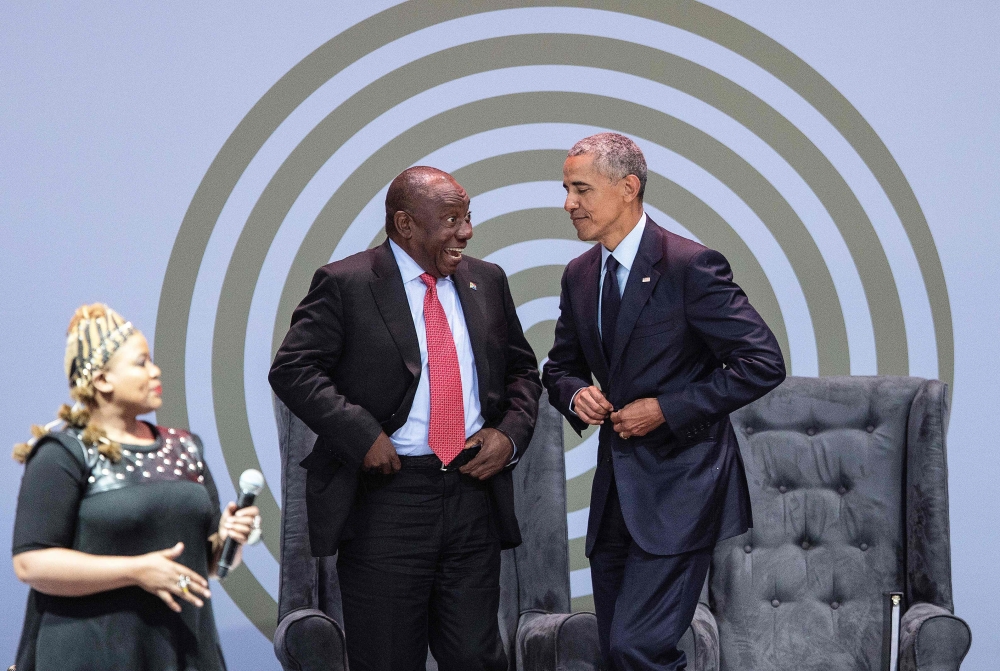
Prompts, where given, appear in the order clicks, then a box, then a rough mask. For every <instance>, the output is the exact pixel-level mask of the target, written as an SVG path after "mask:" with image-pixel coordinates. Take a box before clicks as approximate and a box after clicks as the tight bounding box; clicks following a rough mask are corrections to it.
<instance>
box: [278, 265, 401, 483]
mask: <svg viewBox="0 0 1000 671" xmlns="http://www.w3.org/2000/svg"><path fill="white" fill-rule="evenodd" d="M343 345H344V313H343V302H342V300H341V293H340V286H339V284H338V282H337V279H336V278H335V277H334V276H333V275H332V274H331V273H330V272H329V270H327V269H326V268H320V269H319V270H317V271H316V274H315V275H314V276H313V281H312V285H311V286H310V288H309V293H308V294H307V295H306V297H305V298H304V299H302V302H301V303H299V306H298V307H297V308H296V309H295V312H294V313H292V325H291V328H290V329H289V330H288V334H287V335H286V336H285V340H284V342H282V343H281V347H280V348H279V349H278V353H277V354H276V355H275V357H274V363H272V365H271V372H270V374H269V375H268V381H269V382H270V383H271V388H272V389H273V390H274V393H275V395H276V396H277V397H278V398H280V399H281V401H282V402H283V403H284V404H285V405H286V406H288V409H289V410H291V411H292V412H293V413H294V414H295V415H296V416H297V417H298V418H299V419H301V420H302V421H303V422H305V424H306V426H308V427H309V428H310V429H311V430H312V431H313V433H315V434H316V435H318V436H320V437H322V438H323V439H324V443H325V444H326V445H327V446H329V447H330V448H331V450H332V451H333V456H334V457H336V458H337V459H339V460H340V461H342V462H344V463H350V464H354V465H360V464H361V462H362V461H364V458H365V455H366V454H367V453H368V450H369V448H370V447H371V446H372V444H373V443H374V442H375V439H376V438H377V437H378V435H379V433H381V431H382V427H381V425H380V424H379V423H378V421H377V420H376V419H375V418H374V417H373V416H372V415H371V413H369V412H368V411H367V410H365V409H364V408H362V407H361V406H359V405H356V404H354V403H351V402H350V401H349V400H348V399H347V398H346V397H344V395H343V394H341V393H340V392H339V391H338V390H337V386H336V385H335V384H334V382H333V379H332V378H331V374H330V372H331V371H332V370H333V369H334V367H335V366H336V365H337V362H338V361H339V360H340V356H341V353H342V351H343Z"/></svg>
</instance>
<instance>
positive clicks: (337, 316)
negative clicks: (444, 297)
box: [268, 240, 542, 557]
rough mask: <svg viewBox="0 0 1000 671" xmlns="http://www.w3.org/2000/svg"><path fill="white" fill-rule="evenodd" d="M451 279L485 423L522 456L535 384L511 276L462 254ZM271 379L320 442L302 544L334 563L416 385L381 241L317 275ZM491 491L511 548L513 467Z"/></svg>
mask: <svg viewBox="0 0 1000 671" xmlns="http://www.w3.org/2000/svg"><path fill="white" fill-rule="evenodd" d="M453 277H454V281H455V288H456V290H457V293H458V298H459V301H460V302H461V304H462V311H463V312H464V313H465V323H466V325H467V326H468V328H469V339H470V340H471V341H472V352H473V354H474V355H475V359H476V373H477V376H478V379H479V402H480V404H481V406H482V415H483V419H484V420H486V426H487V427H494V428H497V429H499V430H501V431H503V432H504V433H506V434H507V435H508V436H509V437H510V438H511V440H513V442H514V445H515V447H516V448H517V455H518V457H520V456H521V455H522V454H523V453H524V450H525V449H526V448H527V447H528V443H529V442H530V441H531V435H532V432H533V431H534V428H535V417H536V415H537V414H538V397H539V396H540V395H541V393H542V386H541V383H540V382H539V380H538V364H537V363H536V361H535V355H534V353H533V352H532V350H531V347H530V346H529V345H528V342H527V340H525V339H524V333H523V332H522V331H521V322H520V321H518V318H517V310H516V309H515V307H514V301H513V299H512V297H511V294H510V287H509V285H508V283H507V276H506V275H505V274H504V272H503V270H502V269H501V268H500V267H499V266H497V265H494V264H492V263H487V262H485V261H480V260H478V259H474V258H471V257H468V256H466V257H463V258H462V261H461V263H459V264H458V268H457V269H456V270H455V274H454V276H453ZM268 379H269V381H270V383H271V388H272V389H274V393H275V395H276V396H277V397H278V398H280V399H281V400H282V401H283V402H284V403H285V405H287V406H288V409H289V410H291V411H292V412H293V413H295V414H296V415H297V416H298V417H299V418H300V419H301V420H302V421H303V422H305V423H306V425H307V426H308V427H309V428H310V429H312V431H313V432H314V433H316V435H317V440H316V445H315V447H314V448H313V451H312V452H311V453H310V454H309V456H308V457H306V459H305V460H304V461H303V462H302V466H303V467H305V468H306V469H307V471H308V472H307V476H306V509H307V517H308V524H309V542H310V545H311V549H312V554H313V555H314V556H317V557H323V556H328V555H332V554H334V553H335V552H336V551H337V547H338V546H339V544H340V541H341V540H346V539H348V538H350V537H351V535H352V534H353V533H354V528H353V525H352V522H353V516H352V513H353V511H354V502H355V495H356V493H357V488H358V478H359V474H360V472H361V470H360V469H361V464H362V462H363V461H364V458H365V454H367V452H368V449H369V448H370V447H371V445H372V443H374V442H375V438H376V437H378V435H379V432H380V431H381V432H385V434H386V435H389V436H391V435H392V434H393V433H394V432H395V431H396V430H397V429H398V428H399V427H401V426H402V425H403V424H404V423H405V422H406V419H407V417H409V414H410V408H411V406H412V404H413V395H414V393H415V392H416V389H417V383H418V382H419V379H420V347H419V344H418V341H417V332H416V329H415V328H414V326H413V317H411V315H410V306H409V303H407V300H406V291H405V289H404V288H403V278H402V277H401V276H400V273H399V266H397V265H396V258H395V256H394V255H393V253H392V250H391V249H390V248H389V242H388V240H387V241H386V242H384V243H383V244H381V245H379V246H378V247H375V248H374V249H369V250H367V251H364V252H361V253H359V254H355V255H354V256H350V257H348V258H346V259H343V260H341V261H336V262H334V263H330V264H328V265H325V266H323V267H322V268H320V269H319V270H317V271H316V274H315V276H314V277H313V281H312V286H311V287H310V288H309V293H308V294H307V295H306V297H305V298H304V299H302V302H301V303H300V304H299V306H298V307H297V308H296V309H295V312H294V313H293V314H292V325H291V328H290V329H289V330H288V334H287V335H286V336H285V340H284V342H283V343H282V344H281V347H280V348H279V349H278V353H277V354H276V355H275V357H274V363H273V364H272V365H271V372H270V375H269V376H268ZM489 490H490V493H491V497H490V502H491V513H492V523H493V525H494V529H495V530H496V533H497V535H498V536H499V538H500V542H501V545H502V546H503V547H513V546H515V545H518V544H519V543H520V542H521V534H520V531H519V529H518V524H517V518H516V517H515V516H514V481H513V478H512V475H511V469H510V468H506V469H504V470H502V471H501V472H500V473H497V474H496V475H495V476H493V477H492V478H490V480H489Z"/></svg>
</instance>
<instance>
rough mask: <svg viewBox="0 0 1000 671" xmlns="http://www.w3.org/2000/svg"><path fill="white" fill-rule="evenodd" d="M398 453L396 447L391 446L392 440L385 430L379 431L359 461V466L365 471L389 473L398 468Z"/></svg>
mask: <svg viewBox="0 0 1000 671" xmlns="http://www.w3.org/2000/svg"><path fill="white" fill-rule="evenodd" d="M399 467H400V464H399V455H397V454H396V448H395V447H393V446H392V441H391V440H389V436H387V435H385V432H380V433H379V434H378V438H376V439H375V442H374V443H372V446H371V447H370V448H368V454H366V455H365V459H364V461H363V462H361V468H363V469H365V470H366V471H375V472H378V473H381V474H383V475H391V474H392V473H395V472H396V471H398V470H399Z"/></svg>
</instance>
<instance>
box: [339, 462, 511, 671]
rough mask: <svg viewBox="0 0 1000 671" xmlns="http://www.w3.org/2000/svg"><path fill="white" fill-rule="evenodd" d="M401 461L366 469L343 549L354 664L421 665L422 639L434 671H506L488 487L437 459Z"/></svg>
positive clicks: (398, 669)
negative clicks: (387, 471) (381, 471)
mask: <svg viewBox="0 0 1000 671" xmlns="http://www.w3.org/2000/svg"><path fill="white" fill-rule="evenodd" d="M401 462H402V465H403V467H402V468H401V469H400V471H399V472H398V473H396V474H394V475H388V476H385V475H375V474H366V475H364V476H363V482H362V492H361V495H360V498H359V501H358V503H357V504H356V505H357V506H359V508H358V509H357V510H356V511H355V515H356V520H357V524H356V525H355V526H354V528H355V530H356V535H355V536H354V537H353V538H351V539H350V540H348V541H345V542H344V543H342V544H341V546H340V552H339V557H338V560H337V571H338V573H339V575H340V591H341V595H342V598H343V605H344V628H345V633H346V638H347V656H348V661H349V663H350V665H351V671H417V670H421V671H422V670H423V669H424V663H425V661H426V659H427V647H428V645H429V646H430V649H431V653H432V654H433V655H434V659H436V660H437V662H438V668H439V669H440V670H441V671H475V670H477V669H481V670H483V671H494V670H495V671H504V670H506V668H507V658H506V655H505V654H504V651H503V646H502V644H501V642H500V630H499V626H498V624H497V610H498V608H499V605H500V541H499V540H498V539H497V535H496V533H495V532H494V531H493V524H492V520H491V519H490V505H489V499H488V497H489V492H488V490H487V485H486V483H484V482H481V481H479V480H476V479H474V478H470V477H468V476H466V475H462V474H460V473H459V472H458V471H457V466H454V465H453V466H452V468H451V469H450V470H449V471H447V472H444V471H442V470H441V468H440V467H441V462H440V461H438V459H437V457H434V456H427V457H409V458H407V457H403V458H401Z"/></svg>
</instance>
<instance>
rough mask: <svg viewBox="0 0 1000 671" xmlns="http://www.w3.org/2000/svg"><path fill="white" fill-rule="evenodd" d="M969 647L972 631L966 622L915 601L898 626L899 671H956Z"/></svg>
mask: <svg viewBox="0 0 1000 671" xmlns="http://www.w3.org/2000/svg"><path fill="white" fill-rule="evenodd" d="M970 645H972V631H971V630H970V629H969V625H967V624H966V623H965V620H963V619H962V618H960V617H957V616H955V615H954V614H952V613H951V611H949V610H947V609H945V608H942V607H941V606H935V605H934V604H930V603H924V602H920V601H918V602H917V603H915V604H913V605H912V606H910V608H909V609H908V610H907V611H906V612H905V613H903V617H902V619H901V621H900V624H899V671H950V670H952V669H954V670H955V671H957V669H958V668H959V666H960V665H961V663H962V660H963V659H964V658H965V655H966V653H968V652H969V646H970Z"/></svg>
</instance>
